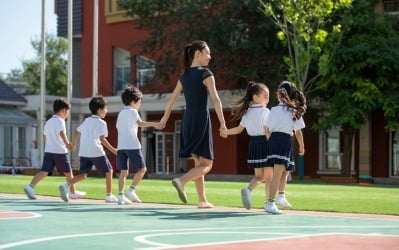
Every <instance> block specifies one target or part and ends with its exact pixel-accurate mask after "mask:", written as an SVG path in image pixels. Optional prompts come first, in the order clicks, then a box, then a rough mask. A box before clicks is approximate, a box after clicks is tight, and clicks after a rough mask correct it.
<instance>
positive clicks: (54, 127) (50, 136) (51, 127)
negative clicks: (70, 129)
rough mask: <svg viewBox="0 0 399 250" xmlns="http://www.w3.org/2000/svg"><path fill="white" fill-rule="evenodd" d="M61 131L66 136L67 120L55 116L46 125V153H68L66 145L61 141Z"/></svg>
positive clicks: (44, 132)
mask: <svg viewBox="0 0 399 250" xmlns="http://www.w3.org/2000/svg"><path fill="white" fill-rule="evenodd" d="M61 131H64V133H65V134H66V128H65V120H64V119H62V118H61V117H59V116H58V115H53V116H52V117H51V118H50V119H48V120H47V122H46V124H45V125H44V131H43V134H44V135H45V136H46V142H45V146H44V152H48V153H53V154H65V153H68V149H67V148H66V145H65V143H64V141H63V140H62V139H61V135H60V133H61Z"/></svg>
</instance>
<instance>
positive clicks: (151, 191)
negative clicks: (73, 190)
mask: <svg viewBox="0 0 399 250" xmlns="http://www.w3.org/2000/svg"><path fill="white" fill-rule="evenodd" d="M31 179H32V176H22V175H15V176H12V175H0V193H16V194H20V193H24V191H23V187H24V186H25V185H27V184H28V183H30V180H31ZM64 182H65V178H64V177H59V176H49V177H47V178H45V179H44V180H42V181H41V182H40V183H39V184H38V185H37V186H36V187H35V191H36V194H39V195H48V196H58V195H59V191H58V185H60V184H62V183H64ZM130 183H131V180H130V179H129V180H128V181H127V183H126V184H127V185H126V187H128V186H129V185H130ZM247 185H248V183H246V182H236V181H234V182H233V181H231V182H228V181H206V194H207V198H208V201H209V202H211V203H213V204H214V205H216V206H226V207H242V204H241V197H240V190H241V188H243V187H245V186H247ZM117 187H118V179H117V178H115V179H113V194H114V195H117V194H118V190H117ZM77 189H78V190H81V191H85V192H87V196H86V198H89V199H104V198H105V179H104V178H97V177H89V178H87V179H86V180H84V181H82V182H79V183H78V184H77ZM185 190H186V193H187V196H188V199H189V204H192V205H195V204H197V203H198V198H197V195H196V191H195V185H194V183H188V184H187V185H186V187H185ZM264 190H265V189H264V184H262V185H260V186H258V188H257V189H256V190H254V191H253V192H252V206H253V208H263V206H264V202H265V195H264ZM136 193H137V194H138V195H139V197H140V199H141V200H142V201H143V202H145V203H165V204H181V202H180V200H179V199H178V197H177V192H176V190H175V189H174V187H173V186H172V184H171V181H170V180H155V179H143V181H142V182H141V183H140V185H139V186H138V187H137V190H136ZM286 197H287V199H288V200H289V202H290V203H291V204H292V205H293V209H295V210H309V211H334V212H349V213H370V214H387V215H399V187H398V186H392V185H368V186H360V185H358V184H351V185H332V184H324V183H321V182H309V181H293V182H288V185H287V188H286Z"/></svg>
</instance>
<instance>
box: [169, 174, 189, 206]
mask: <svg viewBox="0 0 399 250" xmlns="http://www.w3.org/2000/svg"><path fill="white" fill-rule="evenodd" d="M172 184H173V186H174V187H175V188H176V190H177V193H178V194H179V198H180V200H181V201H182V202H184V203H187V195H186V192H184V187H183V184H182V183H181V181H180V179H179V178H174V179H173V180H172Z"/></svg>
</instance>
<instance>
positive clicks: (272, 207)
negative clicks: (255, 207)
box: [265, 202, 283, 214]
mask: <svg viewBox="0 0 399 250" xmlns="http://www.w3.org/2000/svg"><path fill="white" fill-rule="evenodd" d="M265 211H266V212H268V213H269V214H282V213H283V212H281V211H280V210H278V208H277V206H276V204H275V203H274V202H266V205H265Z"/></svg>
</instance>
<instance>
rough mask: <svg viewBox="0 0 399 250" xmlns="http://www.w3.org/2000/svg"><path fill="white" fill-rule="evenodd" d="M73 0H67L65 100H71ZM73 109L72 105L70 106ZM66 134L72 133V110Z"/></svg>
mask: <svg viewBox="0 0 399 250" xmlns="http://www.w3.org/2000/svg"><path fill="white" fill-rule="evenodd" d="M72 9H73V0H68V75H67V101H68V102H69V103H71V100H72V60H73V58H72V53H73V15H72ZM72 110H73V107H72ZM66 125H67V136H68V138H69V139H71V136H72V133H71V130H72V128H71V127H72V112H71V113H70V114H69V118H68V120H67V124H66Z"/></svg>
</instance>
